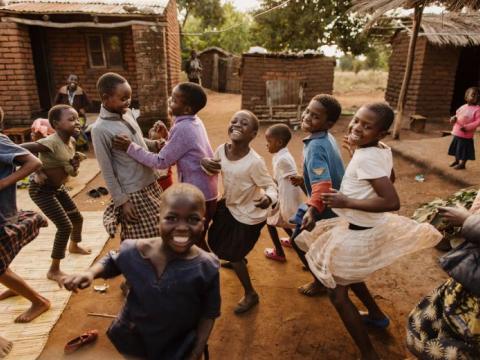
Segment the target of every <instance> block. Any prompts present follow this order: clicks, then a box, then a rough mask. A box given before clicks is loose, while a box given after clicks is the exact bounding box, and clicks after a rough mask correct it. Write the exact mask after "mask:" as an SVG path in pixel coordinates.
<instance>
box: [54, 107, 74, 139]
mask: <svg viewBox="0 0 480 360" xmlns="http://www.w3.org/2000/svg"><path fill="white" fill-rule="evenodd" d="M53 125H54V126H53V127H54V129H55V131H57V132H58V133H63V134H65V135H68V136H78V135H80V130H81V125H80V121H79V120H78V113H77V111H76V110H75V109H74V108H71V107H69V108H65V109H63V110H62V112H61V114H60V118H59V119H58V121H54V123H53Z"/></svg>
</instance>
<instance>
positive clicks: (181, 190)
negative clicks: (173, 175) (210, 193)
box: [160, 183, 205, 212]
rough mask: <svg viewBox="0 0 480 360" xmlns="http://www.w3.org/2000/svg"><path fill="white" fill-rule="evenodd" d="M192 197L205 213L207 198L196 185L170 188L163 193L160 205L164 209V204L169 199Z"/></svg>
mask: <svg viewBox="0 0 480 360" xmlns="http://www.w3.org/2000/svg"><path fill="white" fill-rule="evenodd" d="M189 195H191V196H192V197H193V198H194V199H195V201H196V202H198V204H199V205H200V208H201V209H202V211H203V212H205V196H204V195H203V193H202V192H201V191H200V190H199V189H198V188H197V187H196V186H194V185H191V184H188V183H178V184H174V185H172V186H170V187H169V188H168V189H167V190H165V191H163V192H162V194H161V195H160V204H162V206H161V207H162V208H163V207H164V206H163V204H164V203H165V201H167V199H170V198H172V197H179V196H189Z"/></svg>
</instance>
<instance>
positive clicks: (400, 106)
mask: <svg viewBox="0 0 480 360" xmlns="http://www.w3.org/2000/svg"><path fill="white" fill-rule="evenodd" d="M423 9H424V5H417V6H415V12H414V16H413V26H412V27H413V32H412V35H411V37H410V44H409V46H408V54H407V65H406V67H405V74H404V76H403V82H402V88H401V89H400V94H399V96H398V103H397V115H396V117H395V124H394V127H393V138H394V139H398V138H399V137H400V128H401V127H402V122H403V111H404V109H405V103H406V102H407V92H408V86H409V84H410V79H411V78H412V71H413V61H414V59H415V46H416V45H417V38H418V32H419V31H420V23H421V22H422V14H423Z"/></svg>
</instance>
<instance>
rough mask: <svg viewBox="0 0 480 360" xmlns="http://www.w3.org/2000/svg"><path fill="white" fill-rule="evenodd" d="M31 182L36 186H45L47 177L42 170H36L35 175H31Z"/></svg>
mask: <svg viewBox="0 0 480 360" xmlns="http://www.w3.org/2000/svg"><path fill="white" fill-rule="evenodd" d="M33 181H34V182H35V183H37V184H38V185H43V184H45V181H47V175H46V174H45V173H44V172H43V170H38V171H37V172H36V173H35V174H33Z"/></svg>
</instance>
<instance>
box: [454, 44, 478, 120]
mask: <svg viewBox="0 0 480 360" xmlns="http://www.w3.org/2000/svg"><path fill="white" fill-rule="evenodd" d="M479 80H480V46H469V47H465V48H463V49H462V50H461V52H460V57H459V59H458V65H457V72H456V75H455V87H454V89H453V96H452V104H451V106H450V114H451V115H454V114H455V112H456V111H457V109H458V108H459V107H460V106H462V105H463V104H464V103H465V99H464V97H465V91H466V90H467V89H468V88H469V87H471V86H479V82H480V81H479Z"/></svg>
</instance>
